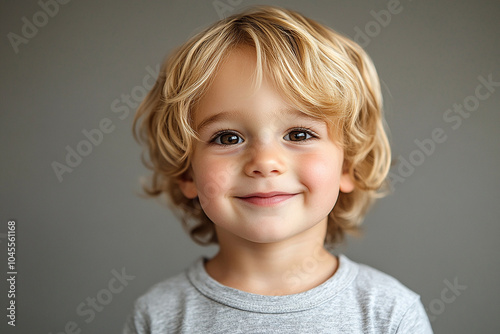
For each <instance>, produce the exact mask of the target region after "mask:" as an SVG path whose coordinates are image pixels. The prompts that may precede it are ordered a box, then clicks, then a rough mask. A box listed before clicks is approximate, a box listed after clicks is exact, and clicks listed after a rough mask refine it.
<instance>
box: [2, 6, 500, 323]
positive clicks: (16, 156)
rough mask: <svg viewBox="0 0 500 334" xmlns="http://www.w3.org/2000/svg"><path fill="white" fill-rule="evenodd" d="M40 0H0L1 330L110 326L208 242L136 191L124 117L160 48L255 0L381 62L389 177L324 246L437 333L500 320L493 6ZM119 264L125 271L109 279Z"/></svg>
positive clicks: (498, 90) (499, 93) (138, 172)
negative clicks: (371, 272) (400, 290)
mask: <svg viewBox="0 0 500 334" xmlns="http://www.w3.org/2000/svg"><path fill="white" fill-rule="evenodd" d="M61 2H64V1H62V0H61ZM44 3H48V4H52V5H51V6H52V7H50V6H49V5H47V6H45V7H46V8H47V9H46V11H45V12H50V13H49V14H50V15H49V14H44V9H43V8H42V7H43V6H42V5H43V4H44ZM53 3H54V1H49V0H42V1H41V2H38V1H35V0H31V1H13V0H7V1H2V2H1V4H0V31H1V36H2V41H1V51H0V55H1V69H2V70H1V79H0V81H1V86H0V94H1V95H0V96H1V97H0V106H1V114H0V147H1V163H0V166H1V173H0V179H1V188H0V189H1V190H0V219H1V224H2V225H1V229H0V253H1V255H0V263H1V265H0V268H3V269H2V271H4V274H1V275H0V277H6V276H7V274H6V272H7V248H6V245H7V242H6V233H7V222H8V221H9V220H15V221H16V224H17V244H16V246H17V249H16V265H17V270H18V275H17V281H16V305H17V313H16V316H17V318H16V327H15V328H14V327H11V326H8V325H7V320H8V319H7V318H6V312H7V311H6V305H7V303H8V298H7V290H8V286H7V283H6V280H5V279H2V280H1V283H0V301H1V303H0V305H2V307H1V309H2V310H3V311H1V313H2V315H1V316H0V319H1V320H0V332H2V333H60V332H64V331H65V327H66V328H70V330H69V331H68V330H66V332H71V327H72V326H76V327H77V328H79V329H81V332H82V333H118V332H120V331H121V329H122V326H123V323H124V322H125V319H126V317H127V315H128V314H129V312H130V311H131V308H132V305H133V302H134V300H135V299H136V298H137V297H138V296H140V295H141V294H142V293H144V292H145V291H146V290H147V289H148V288H149V287H150V286H151V285H153V284H154V283H157V282H159V281H161V280H164V279H165V278H167V277H169V276H172V275H174V274H176V273H178V272H180V271H182V270H183V269H184V268H185V267H187V266H188V265H190V264H191V263H192V262H193V261H194V260H195V259H197V258H198V257H199V256H202V255H205V256H211V255H213V254H214V253H215V252H216V250H217V248H216V247H208V248H203V247H200V246H197V245H195V244H194V243H193V242H192V241H191V240H190V239H189V237H188V236H187V235H186V234H185V232H184V231H183V229H182V228H181V226H180V223H179V221H178V220H177V219H176V218H175V216H174V215H173V214H172V213H171V212H170V210H169V209H168V208H167V207H166V206H165V205H163V204H161V203H159V202H157V201H155V200H152V199H143V198H141V197H139V196H138V193H139V192H140V186H139V181H138V180H139V177H140V176H142V175H148V171H147V170H146V169H145V168H144V167H143V165H142V164H141V161H140V148H139V146H138V145H137V143H135V141H134V140H133V137H132V134H131V124H132V120H133V113H134V110H135V109H134V107H135V104H136V102H137V101H138V100H140V98H142V95H141V94H142V92H143V87H144V86H148V85H150V84H151V82H152V79H151V75H152V74H150V73H153V74H154V72H155V68H156V66H157V65H158V64H159V63H160V62H161V61H162V60H163V58H164V56H165V55H166V54H167V53H169V52H170V51H171V50H172V49H173V48H175V47H176V46H178V45H179V44H181V43H182V42H184V41H186V40H187V38H189V37H190V36H192V35H193V34H194V33H196V32H198V31H200V30H201V29H202V28H204V27H205V26H207V25H209V24H211V23H212V22H214V21H216V20H218V19H219V18H220V17H222V16H227V15H229V14H231V13H232V12H236V11H239V10H241V9H243V8H245V7H248V6H251V5H254V4H273V5H279V6H284V7H287V8H290V9H294V10H297V11H299V12H301V13H303V14H305V15H307V16H309V17H311V18H313V19H316V20H317V21H319V22H321V23H323V24H326V25H328V26H330V27H333V28H334V29H336V30H338V31H339V32H342V33H344V34H346V35H348V36H350V37H352V38H356V39H357V40H358V41H359V42H361V43H362V44H363V45H364V47H365V49H366V50H367V52H368V53H369V54H370V55H371V57H372V58H373V60H374V62H375V64H376V66H377V69H378V71H379V75H380V78H381V81H382V86H383V91H384V99H385V109H386V120H387V124H388V126H389V128H390V129H391V146H392V149H393V155H394V156H393V158H394V161H395V165H394V167H393V168H392V169H391V173H392V174H391V175H392V177H393V178H394V180H397V182H394V192H393V194H392V195H390V196H388V197H386V198H385V199H383V200H381V201H379V202H378V203H377V204H376V205H375V207H374V208H373V210H372V211H371V212H370V213H369V215H368V216H367V218H366V220H365V223H364V227H365V232H364V236H363V237H362V238H360V239H355V238H350V239H349V240H348V242H347V243H346V244H345V245H343V246H342V247H340V248H339V249H337V252H343V253H345V254H346V255H347V256H349V257H350V258H351V259H353V260H355V261H358V262H361V263H365V264H368V265H370V266H373V267H375V268H378V269H380V270H382V271H384V272H386V273H388V274H390V275H392V276H394V277H396V278H397V279H399V280H400V281H401V282H402V283H404V284H405V285H407V286H408V287H409V288H411V289H412V290H414V291H416V292H417V293H419V294H420V295H421V299H422V302H423V304H424V306H425V307H426V308H427V311H428V314H429V316H430V317H431V319H432V326H433V328H434V330H435V332H436V333H499V332H500V322H499V321H498V310H499V309H500V288H499V285H498V282H500V266H499V260H498V259H499V257H500V246H499V245H500V243H499V242H498V239H499V238H500V226H499V218H500V205H499V203H498V202H499V195H498V193H499V191H498V189H499V188H500V179H499V176H498V173H499V167H500V158H499V156H500V145H499V141H500V133H499V130H498V126H499V124H500V123H499V121H500V114H499V102H500V87H499V85H500V84H499V83H498V82H500V66H499V65H500V40H499V37H498V36H499V33H500V20H499V19H498V18H499V17H500V2H498V1H495V0H493V1H485V0H483V1H474V2H473V1H465V0H463V1H431V0H413V1H411V0H401V1H400V2H399V4H398V2H397V1H395V0H391V1H385V0H384V1H347V0H345V1H340V0H336V1H332V0H328V1H326V0H325V1H259V2H256V1H251V0H239V1H238V0H232V1H229V0H221V1H201V0H189V1H188V0H185V1H180V0H175V1H134V0H121V1H96V0H88V1H70V2H68V3H65V4H59V5H58V7H59V8H58V9H57V11H56V7H55V6H54V5H53ZM388 8H390V9H392V11H393V13H391V12H390V11H388ZM384 11H385V12H384ZM40 12H42V13H41V14H40ZM384 13H391V14H390V17H389V16H388V15H385V16H384V15H383V14H384ZM377 18H378V19H377ZM34 23H36V24H37V25H38V27H37V26H36V25H35V26H33V27H34V28H35V29H33V27H31V28H32V29H31V30H30V25H31V24H34ZM363 35H364V36H363ZM16 36H17V37H16ZM26 36H27V37H26ZM20 41H22V42H20ZM16 51H17V52H16ZM481 78H483V79H481ZM144 80H146V81H144ZM148 80H151V81H148ZM481 80H486V81H487V80H490V81H494V82H497V84H496V86H495V84H493V85H490V86H488V87H485V86H484V84H482V81H481ZM127 99H128V100H127ZM127 101H128V102H127ZM461 105H462V110H464V111H463V112H462V114H460V113H458V112H456V111H454V109H455V110H459V108H460V106H461ZM119 108H120V109H119ZM466 108H467V109H466ZM468 110H470V111H468ZM99 127H101V128H102V129H104V130H105V131H107V133H103V136H102V138H99V136H96V137H94V142H95V143H96V144H92V145H91V146H90V147H89V146H88V145H87V146H86V144H85V143H83V144H80V143H81V142H82V141H84V140H86V136H85V133H87V132H90V133H92V130H93V129H97V128H99ZM93 133H95V132H93ZM433 133H434V134H438V136H435V138H437V139H438V140H435V139H434V138H433ZM431 141H432V142H431ZM438 141H439V142H438ZM78 148H79V149H80V151H82V152H84V153H85V154H86V156H83V157H81V161H78V160H77V158H73V162H72V164H73V166H74V167H72V168H71V172H69V171H67V172H64V173H63V174H62V175H61V179H59V178H58V177H57V175H56V173H55V171H54V169H53V164H54V163H55V162H56V163H60V164H64V165H67V163H66V155H67V154H68V152H69V151H70V150H77V149H78ZM419 152H420V153H419ZM122 271H124V272H125V274H126V275H128V276H130V277H129V278H128V280H126V281H124V283H122V285H120V284H118V283H117V282H115V281H114V280H113V277H115V275H116V274H117V272H122ZM110 282H111V283H112V284H115V285H113V286H112V287H110V286H109V283H110ZM125 284H126V285H125ZM453 285H455V288H454V289H450V288H449V286H453ZM457 285H458V286H459V287H458V288H457ZM119 287H120V288H119ZM93 300H96V304H95V306H94V308H92V301H93Z"/></svg>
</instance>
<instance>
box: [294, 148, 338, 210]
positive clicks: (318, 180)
mask: <svg viewBox="0 0 500 334" xmlns="http://www.w3.org/2000/svg"><path fill="white" fill-rule="evenodd" d="M297 162H298V165H297V167H298V171H299V175H300V178H301V180H302V183H303V184H304V185H305V186H306V187H307V188H308V189H309V190H310V191H311V192H312V194H313V195H314V194H316V195H318V196H321V198H324V199H325V200H327V201H329V202H331V201H332V200H333V201H336V199H337V196H338V192H339V182H340V174H341V168H342V166H341V163H340V162H339V160H338V159H336V157H335V155H334V154H331V155H329V154H325V153H320V154H308V155H307V156H304V157H301V158H300V159H299V160H298V161H297Z"/></svg>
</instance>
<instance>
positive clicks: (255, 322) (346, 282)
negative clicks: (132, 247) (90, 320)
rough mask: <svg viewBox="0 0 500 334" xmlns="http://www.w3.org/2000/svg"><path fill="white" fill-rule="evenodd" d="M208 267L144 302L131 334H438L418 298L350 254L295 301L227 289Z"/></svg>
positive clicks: (198, 265)
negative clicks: (212, 274) (215, 278)
mask: <svg viewBox="0 0 500 334" xmlns="http://www.w3.org/2000/svg"><path fill="white" fill-rule="evenodd" d="M203 263H204V260H203V259H199V260H198V261H197V262H195V263H194V264H193V265H192V266H191V267H189V268H188V269H187V270H186V271H185V272H184V273H182V274H179V275H177V276H175V277H172V278H170V279H167V280H166V281H164V282H162V283H159V284H156V285H155V286H153V287H152V288H151V289H150V290H149V291H148V292H147V293H146V294H144V295H143V296H142V297H140V298H139V299H138V300H137V301H136V303H135V309H134V312H133V314H132V315H131V316H130V317H129V319H128V321H127V323H126V325H125V328H124V330H123V333H124V334H130V333H141V334H145V333H151V334H160V333H161V334H164V333H190V334H193V333H203V334H207V333H231V334H236V333H315V334H317V333H349V334H352V333H411V334H415V333H432V329H431V326H430V323H429V319H428V317H427V315H426V313H425V310H424V308H423V306H422V303H421V302H420V297H419V296H418V295H417V294H415V293H414V292H412V291H411V290H409V289H408V288H406V287H405V286H403V285H402V284H401V283H400V282H398V281H397V280H396V279H394V278H392V277H390V276H389V275H386V274H384V273H382V272H380V271H378V270H376V269H373V268H371V267H368V266H366V265H362V264H358V263H355V262H353V261H351V260H349V259H348V258H347V257H346V256H345V255H340V256H339V267H338V269H337V271H336V272H335V274H334V275H333V276H332V277H331V278H330V279H328V280H327V281H326V282H324V283H323V284H321V285H319V286H317V287H315V288H313V289H311V290H308V291H305V292H302V293H298V294H293V295H287V296H262V295H256V294H252V293H247V292H243V291H240V290H236V289H233V288H230V287H227V286H224V285H222V284H220V283H218V282H217V281H215V280H214V279H212V278H211V277H210V276H209V275H208V274H207V272H206V271H205V268H204V264H203Z"/></svg>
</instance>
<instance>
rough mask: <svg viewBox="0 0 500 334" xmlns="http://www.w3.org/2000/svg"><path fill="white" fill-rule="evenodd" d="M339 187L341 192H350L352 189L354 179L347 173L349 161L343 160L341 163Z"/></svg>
mask: <svg viewBox="0 0 500 334" xmlns="http://www.w3.org/2000/svg"><path fill="white" fill-rule="evenodd" d="M339 189H340V191H341V192H343V193H346V194H348V193H350V192H352V191H353V190H354V180H353V178H352V177H351V173H349V163H348V162H347V161H346V160H344V163H343V165H342V174H341V175H340V184H339Z"/></svg>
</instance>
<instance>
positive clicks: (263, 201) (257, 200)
mask: <svg viewBox="0 0 500 334" xmlns="http://www.w3.org/2000/svg"><path fill="white" fill-rule="evenodd" d="M293 196H295V194H290V195H276V196H271V197H238V199H241V200H242V201H244V202H247V203H250V204H254V205H258V206H273V205H276V204H279V203H282V202H284V201H286V200H288V199H290V198H292V197H293Z"/></svg>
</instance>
